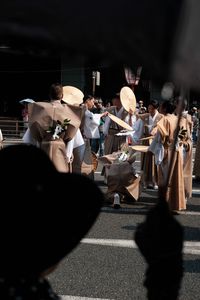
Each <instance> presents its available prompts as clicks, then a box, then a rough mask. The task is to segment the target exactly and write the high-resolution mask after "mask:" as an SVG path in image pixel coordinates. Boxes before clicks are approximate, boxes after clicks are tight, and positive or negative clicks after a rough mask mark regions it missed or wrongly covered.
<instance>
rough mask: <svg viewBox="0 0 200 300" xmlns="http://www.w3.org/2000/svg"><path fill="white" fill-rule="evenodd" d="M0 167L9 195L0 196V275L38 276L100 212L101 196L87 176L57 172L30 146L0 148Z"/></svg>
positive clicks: (57, 260) (73, 244) (69, 247)
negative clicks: (0, 197)
mask: <svg viewBox="0 0 200 300" xmlns="http://www.w3.org/2000/svg"><path fill="white" fill-rule="evenodd" d="M0 165H1V172H2V174H3V176H2V180H1V185H2V186H3V187H4V189H5V191H7V192H8V193H9V196H7V197H6V196H5V197H4V198H2V199H1V200H2V201H1V218H0V235H1V247H0V274H1V275H8V276H13V277H16V276H18V277H19V276H24V277H27V276H32V277H34V276H38V275H39V274H41V273H42V272H44V271H45V270H47V269H49V268H51V267H52V266H54V265H56V264H57V263H58V262H59V261H60V260H61V259H62V258H63V257H64V256H66V255H67V254H68V253H69V252H70V251H71V250H72V249H73V248H74V247H75V246H77V245H78V243H79V241H80V240H81V239H82V238H83V236H84V235H85V234H86V233H87V232H88V230H89V229H90V227H91V226H92V224H93V223H94V221H95V220H96V217H97V216H98V214H99V212H100V208H101V206H102V203H103V201H104V197H103V194H102V192H101V191H100V189H99V188H98V187H97V185H96V184H95V183H94V182H93V181H92V180H90V179H88V178H87V177H86V176H83V175H79V174H73V173H59V172H58V171H57V170H56V169H55V167H54V165H53V163H52V162H51V160H50V159H49V157H48V156H47V155H46V153H45V152H43V151H42V150H41V149H39V148H37V147H35V146H33V145H25V144H24V145H22V144H21V145H14V146H9V147H5V148H3V149H2V150H1V151H0ZM11 184H12V188H11ZM63 189H64V190H63ZM63 191H64V194H63ZM19 278H20V277H19Z"/></svg>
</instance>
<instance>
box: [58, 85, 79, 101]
mask: <svg viewBox="0 0 200 300" xmlns="http://www.w3.org/2000/svg"><path fill="white" fill-rule="evenodd" d="M83 97H84V94H83V93H82V91H81V90H79V89H78V88H76V87H74V86H70V85H65V86H63V99H62V100H63V101H64V102H65V103H67V104H71V105H77V106H79V105H80V104H81V103H83Z"/></svg>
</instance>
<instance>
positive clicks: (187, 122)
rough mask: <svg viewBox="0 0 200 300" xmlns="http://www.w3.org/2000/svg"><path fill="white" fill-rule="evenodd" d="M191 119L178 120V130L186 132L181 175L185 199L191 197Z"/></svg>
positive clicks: (185, 116) (187, 116) (186, 116)
mask: <svg viewBox="0 0 200 300" xmlns="http://www.w3.org/2000/svg"><path fill="white" fill-rule="evenodd" d="M192 126H193V123H192V117H191V115H189V114H186V115H184V116H183V117H182V118H181V120H180V128H181V127H183V128H184V129H186V130H187V133H186V137H185V139H184V145H183V174H184V186H185V196H186V198H191V197H192Z"/></svg>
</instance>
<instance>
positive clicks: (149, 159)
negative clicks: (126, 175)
mask: <svg viewBox="0 0 200 300" xmlns="http://www.w3.org/2000/svg"><path fill="white" fill-rule="evenodd" d="M158 108H159V102H158V101H157V100H151V101H150V102H149V104H148V113H146V114H138V118H140V119H141V120H142V121H143V135H142V138H148V137H151V136H155V134H156V131H157V123H158V121H159V120H160V119H161V118H162V114H160V113H159V112H158ZM150 143H151V139H147V140H144V141H143V145H148V146H149V145H150ZM141 170H142V171H143V187H144V189H146V188H147V187H151V188H154V189H158V172H157V166H156V164H155V157H154V155H153V153H152V152H147V153H142V156H141Z"/></svg>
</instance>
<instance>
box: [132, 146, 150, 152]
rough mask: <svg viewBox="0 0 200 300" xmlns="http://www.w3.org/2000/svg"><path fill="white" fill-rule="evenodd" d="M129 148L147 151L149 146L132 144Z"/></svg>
mask: <svg viewBox="0 0 200 300" xmlns="http://www.w3.org/2000/svg"><path fill="white" fill-rule="evenodd" d="M131 148H132V149H133V150H135V151H139V152H147V151H148V148H149V146H145V145H134V146H131Z"/></svg>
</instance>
